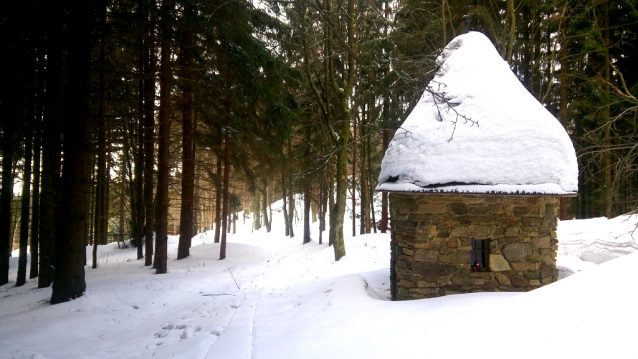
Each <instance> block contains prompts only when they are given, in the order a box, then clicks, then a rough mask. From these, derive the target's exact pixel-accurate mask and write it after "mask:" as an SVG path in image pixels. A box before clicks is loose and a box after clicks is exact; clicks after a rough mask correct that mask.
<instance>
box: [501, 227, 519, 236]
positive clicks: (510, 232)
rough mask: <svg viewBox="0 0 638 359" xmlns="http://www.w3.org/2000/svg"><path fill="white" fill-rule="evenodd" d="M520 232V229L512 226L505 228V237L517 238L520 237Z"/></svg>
mask: <svg viewBox="0 0 638 359" xmlns="http://www.w3.org/2000/svg"><path fill="white" fill-rule="evenodd" d="M519 232H520V228H518V227H513V226H510V227H507V228H505V233H504V235H505V237H516V236H518V234H519Z"/></svg>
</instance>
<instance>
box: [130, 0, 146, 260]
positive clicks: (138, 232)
mask: <svg viewBox="0 0 638 359" xmlns="http://www.w3.org/2000/svg"><path fill="white" fill-rule="evenodd" d="M143 2H144V0H138V2H137V6H138V11H139V14H138V16H139V18H138V21H139V24H140V25H141V26H142V29H141V30H140V32H139V34H138V37H137V42H138V44H137V51H138V53H137V76H138V79H137V111H138V112H139V114H138V117H137V134H136V135H137V136H136V144H137V146H135V150H134V152H135V155H134V156H135V180H134V188H135V190H134V196H132V197H131V202H133V203H135V205H134V210H133V211H131V212H132V213H133V214H134V215H133V218H134V221H133V226H134V227H133V241H134V242H135V246H136V247H137V259H138V260H139V259H142V258H143V257H144V247H143V239H142V238H143V237H144V76H145V71H146V67H147V66H148V65H147V63H146V56H145V52H146V47H145V46H146V44H145V43H144V41H145V36H144V34H145V27H146V11H145V9H144V5H143V4H142V3H143Z"/></svg>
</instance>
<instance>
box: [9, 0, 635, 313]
mask: <svg viewBox="0 0 638 359" xmlns="http://www.w3.org/2000/svg"><path fill="white" fill-rule="evenodd" d="M637 5H638V1H635V0H633V1H616V0H609V1H596V2H592V1H568V0H550V1H531V0H520V1H516V0H505V1H502V0H485V1H480V0H475V1H453V0H441V1H415V0H401V1H398V2H384V1H362V0H292V1H288V0H286V1H283V0H282V1H274V0H273V1H265V2H263V3H261V4H258V3H254V2H252V1H246V0H230V1H219V0H212V1H211V0H208V1H203V0H186V1H177V0H163V1H154V0H153V1H151V0H122V1H111V0H101V1H97V0H90V1H84V2H82V3H81V4H79V5H71V4H69V3H68V2H55V1H54V2H47V1H24V2H19V3H15V4H14V3H12V4H11V6H10V7H11V9H9V10H10V11H6V12H3V14H2V15H0V36H1V37H2V40H3V44H4V50H5V51H4V52H5V56H3V59H2V61H3V65H4V66H3V68H4V69H5V76H4V80H3V81H2V82H0V96H1V97H0V117H1V118H2V121H1V122H0V123H1V126H2V127H1V130H2V137H1V138H2V146H1V147H2V193H1V195H0V284H5V283H7V282H8V273H9V272H8V269H9V262H8V259H9V256H10V252H11V250H12V249H15V248H19V259H18V277H17V280H16V285H23V284H24V283H25V281H26V278H27V277H26V270H27V268H26V264H27V248H29V250H30V252H31V256H32V258H33V259H34V260H32V261H31V267H30V268H29V277H30V278H36V277H37V278H38V287H40V288H44V287H48V286H50V285H51V284H53V291H52V297H51V302H52V303H59V302H63V301H67V300H70V299H73V298H76V297H78V296H81V295H82V293H83V292H84V291H85V289H86V288H85V287H86V284H85V280H84V266H85V265H86V262H87V259H86V253H85V248H86V246H87V245H90V244H92V245H93V249H94V250H93V255H92V259H91V262H92V266H93V268H95V267H97V248H98V247H97V245H99V244H106V243H108V242H112V241H117V242H118V245H128V243H130V244H132V245H134V246H136V248H137V257H138V259H139V260H142V259H143V260H144V261H145V265H148V266H153V267H154V268H156V272H157V273H165V272H166V271H167V249H166V241H167V237H168V235H169V233H171V234H179V235H180V241H179V248H178V254H177V258H178V259H181V258H185V257H187V256H188V255H189V248H190V238H191V237H193V236H194V235H195V234H197V233H198V232H201V231H206V230H214V231H215V242H219V243H220V259H224V258H225V257H226V254H227V253H226V236H227V233H229V232H230V231H232V230H234V227H235V223H236V221H237V220H238V219H239V220H241V219H240V218H238V215H237V214H238V213H239V212H242V211H243V213H251V214H252V216H253V226H254V229H255V230H257V229H263V230H266V231H270V229H271V222H272V216H273V215H282V216H283V218H284V222H285V224H286V226H285V234H286V235H288V236H291V237H292V236H294V235H295V233H294V230H293V223H294V220H295V219H296V218H302V219H303V222H304V233H303V234H302V238H301V242H303V243H308V242H310V236H311V232H310V225H311V222H314V221H319V227H320V229H321V230H320V231H319V233H316V234H314V235H316V236H317V237H318V238H317V239H318V240H319V243H323V242H324V241H326V239H324V231H327V235H328V238H327V242H328V244H329V245H332V246H333V248H334V251H335V258H336V259H339V258H341V257H343V256H344V255H345V247H344V245H343V236H344V233H343V223H344V221H345V220H352V222H353V223H352V224H353V225H352V228H353V232H354V233H353V234H356V232H357V229H358V232H359V233H362V234H363V233H370V232H373V231H377V230H379V231H381V232H385V231H386V230H387V228H388V214H387V213H388V210H387V197H386V195H385V194H383V195H381V196H380V197H381V206H380V208H377V207H375V203H374V198H375V192H374V187H375V185H376V178H377V176H378V172H379V166H380V162H381V158H382V157H383V153H384V150H385V148H387V146H388V144H389V141H390V139H391V137H392V134H393V131H394V130H395V129H396V128H397V127H398V126H399V125H400V123H401V122H402V121H403V120H404V119H405V117H406V116H407V115H408V114H409V112H410V111H411V109H412V108H413V107H414V106H415V104H416V102H417V101H418V99H419V98H420V96H421V94H422V93H423V91H424V89H425V87H426V85H427V84H428V82H429V81H430V79H431V78H432V77H433V76H434V73H435V72H436V62H435V60H436V57H437V56H438V54H439V53H440V52H441V50H442V49H443V47H444V46H445V45H446V44H447V43H448V42H449V41H450V40H451V39H452V38H454V37H455V36H457V35H459V34H461V33H462V32H463V27H464V24H463V21H462V18H463V17H464V16H466V15H470V16H471V17H466V19H467V20H468V25H469V28H470V29H471V30H475V31H481V32H483V33H484V34H486V35H487V36H488V37H489V38H490V39H491V40H492V42H493V43H494V45H495V46H496V48H497V50H498V51H499V52H500V54H501V56H502V57H503V59H504V60H505V61H507V62H508V63H509V64H510V67H511V69H512V70H513V71H514V73H515V74H516V75H517V76H518V78H519V79H520V80H521V82H522V83H523V85H524V86H525V87H526V88H527V89H528V90H529V91H530V93H531V94H532V95H534V97H536V98H537V99H538V100H539V101H540V102H541V103H543V105H545V106H546V108H547V109H548V110H549V111H550V112H552V113H553V114H554V115H556V117H557V118H558V119H559V120H560V121H561V123H562V124H563V126H564V127H565V128H566V129H567V131H568V133H569V134H570V136H571V137H572V140H573V141H574V143H575V145H576V148H577V154H578V161H579V167H580V194H579V196H578V197H577V198H573V199H570V200H569V201H567V200H563V202H562V203H561V217H563V218H570V217H577V218H587V217H595V216H601V215H605V216H610V217H611V216H615V215H618V214H622V213H626V212H628V211H631V210H633V209H634V207H635V205H636V199H637V198H638V196H637V195H636V187H637V186H638V176H637V173H636V170H637V169H638V166H637V165H638V159H637V158H636V157H637V154H638V151H637V150H638V146H637V145H636V143H638V141H636V140H637V139H638V138H637V137H638V136H637V135H638V131H637V127H638V117H637V116H638V115H637V112H638V100H636V93H637V92H638V69H637V68H636V66H635V65H633V66H632V64H635V63H637V62H638V52H637V51H638V50H637V48H636V44H637V42H636V33H637V32H638V10H637ZM505 100H506V99H504V101H505ZM16 183H17V184H21V185H22V186H21V188H22V189H21V193H20V194H14V193H13V187H14V184H16ZM296 194H301V195H302V197H301V198H303V203H302V204H301V207H302V208H303V210H302V211H301V212H302V213H297V212H296V208H297V205H296V203H295V201H296V196H295V195H296ZM279 200H282V202H283V206H282V207H281V208H277V209H275V210H276V211H275V213H274V214H273V208H272V203H273V202H275V201H279ZM346 208H349V209H350V213H352V215H351V216H350V218H347V217H348V216H347V214H346V213H347V212H346ZM277 213H281V214H277ZM153 236H154V238H155V241H152V240H146V239H147V238H148V239H150V238H153Z"/></svg>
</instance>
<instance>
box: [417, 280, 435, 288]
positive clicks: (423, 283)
mask: <svg viewBox="0 0 638 359" xmlns="http://www.w3.org/2000/svg"><path fill="white" fill-rule="evenodd" d="M416 286H417V287H419V288H433V287H436V283H432V282H426V281H423V280H420V281H418V282H416Z"/></svg>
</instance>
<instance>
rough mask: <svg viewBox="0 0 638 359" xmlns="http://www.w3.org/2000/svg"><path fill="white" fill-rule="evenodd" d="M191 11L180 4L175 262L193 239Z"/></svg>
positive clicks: (193, 165)
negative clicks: (179, 146) (178, 206)
mask: <svg viewBox="0 0 638 359" xmlns="http://www.w3.org/2000/svg"><path fill="white" fill-rule="evenodd" d="M192 12H193V8H192V5H191V3H190V2H188V1H187V2H185V4H184V16H183V26H184V36H183V39H182V56H181V58H182V59H181V60H182V61H181V62H182V64H181V65H182V68H181V74H182V76H181V77H182V83H181V85H182V203H181V211H180V221H179V244H178V246H177V259H183V258H186V257H188V256H189V255H190V247H191V238H192V237H193V200H194V198H193V196H194V193H195V163H194V158H193V146H194V144H193V114H194V113H193V79H192V70H193V69H192V62H193V56H194V52H193V32H192V29H191V26H192V25H191V23H192V22H193V16H192Z"/></svg>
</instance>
